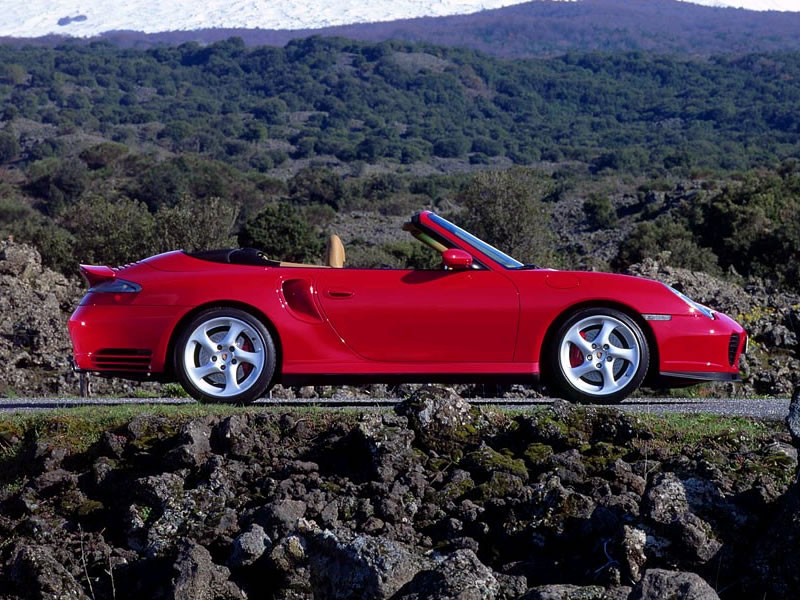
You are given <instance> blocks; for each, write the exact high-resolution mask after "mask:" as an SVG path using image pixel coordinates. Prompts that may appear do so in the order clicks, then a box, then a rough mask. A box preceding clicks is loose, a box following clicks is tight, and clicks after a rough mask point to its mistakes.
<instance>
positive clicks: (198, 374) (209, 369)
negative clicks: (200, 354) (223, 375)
mask: <svg viewBox="0 0 800 600" xmlns="http://www.w3.org/2000/svg"><path fill="white" fill-rule="evenodd" d="M190 373H191V375H192V377H194V378H196V379H203V378H204V377H208V376H209V375H213V374H214V373H219V367H217V365H215V364H214V363H212V362H208V363H206V364H204V365H200V366H199V367H193V368H191V369H190Z"/></svg>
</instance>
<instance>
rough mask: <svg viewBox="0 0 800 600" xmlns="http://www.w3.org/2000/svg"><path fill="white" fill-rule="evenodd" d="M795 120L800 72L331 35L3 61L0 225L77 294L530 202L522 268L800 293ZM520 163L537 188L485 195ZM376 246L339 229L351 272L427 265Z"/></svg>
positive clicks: (86, 48)
mask: <svg viewBox="0 0 800 600" xmlns="http://www.w3.org/2000/svg"><path fill="white" fill-rule="evenodd" d="M798 101H800V54H796V53H785V54H773V55H749V56H745V57H741V58H725V57H717V58H712V59H710V60H689V59H685V58H670V57H664V56H653V55H648V54H643V53H627V54H614V55H604V54H580V55H578V54H569V55H566V56H562V57H559V58H554V59H549V60H515V61H505V60H499V59H496V58H492V57H489V56H486V55H483V54H480V53H478V52H474V51H470V50H463V49H447V48H441V47H434V46H430V45H426V44H406V43H399V42H387V43H380V44H369V43H362V42H353V41H348V40H344V39H322V38H310V39H306V40H300V41H294V42H291V43H290V44H288V45H287V46H286V47H285V48H270V47H262V48H256V49H247V48H246V47H245V46H244V44H243V43H242V41H241V40H238V39H230V40H227V41H224V42H219V43H216V44H213V45H211V46H207V47H201V46H199V45H197V44H184V45H181V46H179V47H159V48H155V49H151V50H147V51H139V50H125V49H120V48H117V47H114V46H113V45H111V44H109V43H106V42H100V43H92V44H89V45H85V44H77V43H76V44H63V45H61V46H58V47H55V48H45V47H25V48H15V47H10V46H6V47H0V107H1V110H2V112H0V115H1V116H2V121H0V165H1V167H0V192H1V194H0V228H1V229H2V232H3V233H4V234H6V235H7V234H13V235H15V236H16V237H17V239H18V240H21V241H27V242H31V243H33V244H35V245H36V246H37V247H38V248H39V249H40V250H41V252H42V255H43V260H44V262H45V264H46V265H47V266H51V267H54V268H56V269H59V270H61V271H62V272H64V273H67V274H74V273H75V266H76V263H77V261H78V260H81V261H86V262H92V261H96V262H109V263H123V262H128V261H130V260H132V259H136V258H140V257H142V256H145V255H147V254H151V253H153V252H157V251H161V250H167V249H172V248H176V247H184V248H186V249H197V248H209V247H219V246H226V245H235V244H236V243H237V239H236V238H237V237H238V242H239V243H245V244H247V245H256V246H260V247H262V248H265V249H266V250H268V251H269V252H270V253H271V254H273V255H275V256H276V257H283V258H294V259H296V260H305V259H313V258H314V257H315V256H317V255H318V254H319V252H320V250H321V242H320V239H321V237H322V235H323V233H324V232H325V231H326V230H327V229H329V228H330V227H331V224H332V223H334V222H336V223H337V226H343V227H345V229H347V227H348V225H343V223H345V222H348V221H352V219H340V218H339V217H338V216H337V215H344V214H348V213H351V212H352V211H361V212H364V211H367V212H368V213H371V214H376V213H380V214H382V215H384V216H386V217H392V216H393V215H401V216H407V215H408V214H410V213H411V212H413V211H414V210H417V209H420V208H424V207H436V208H437V209H439V210H440V211H443V212H446V213H447V212H450V213H454V214H457V213H458V211H459V210H462V209H463V207H466V208H467V212H466V213H463V217H457V218H461V219H462V220H463V221H466V222H467V223H469V222H470V221H471V222H473V223H475V221H476V219H477V217H476V216H475V215H478V213H480V214H481V215H482V216H481V217H480V220H485V219H486V218H493V219H495V220H502V219H504V218H505V215H504V214H503V209H501V208H497V207H494V208H493V207H487V206H483V207H482V208H481V210H482V211H483V212H481V211H479V210H478V207H479V206H480V204H481V203H482V202H488V203H490V204H493V203H494V201H493V200H491V198H497V197H499V195H500V193H501V192H503V188H502V186H503V185H512V184H513V185H515V186H517V187H519V186H520V185H521V186H522V188H521V190H518V191H517V192H515V193H521V194H522V196H521V197H523V198H528V199H529V200H528V201H526V202H523V203H522V204H521V205H520V206H522V207H523V208H524V209H525V210H526V211H529V212H530V214H531V215H539V216H538V217H536V218H532V219H527V221H526V220H525V219H520V220H519V223H522V222H529V223H530V222H534V223H539V224H541V227H539V229H538V230H537V231H535V232H533V233H528V234H527V235H528V236H529V238H531V240H532V241H529V242H528V243H527V246H528V250H527V251H525V250H522V251H523V252H528V256H520V258H521V259H525V260H532V261H538V262H541V263H543V264H550V265H553V266H579V267H580V266H583V267H595V268H608V267H609V266H616V267H618V268H622V267H624V266H626V265H628V264H630V263H632V262H638V261H639V260H641V258H643V257H644V256H649V255H654V254H656V253H658V252H660V251H662V250H664V249H667V248H668V247H670V248H674V249H675V250H678V251H676V252H674V253H673V255H672V258H671V259H670V260H671V261H672V262H673V263H674V264H676V265H677V266H685V267H689V268H695V269H702V270H707V271H710V272H717V273H722V272H727V270H728V269H729V268H730V267H733V268H734V269H735V270H736V272H737V273H738V274H741V275H745V276H747V275H754V276H762V277H768V278H773V279H776V280H777V281H778V282H780V283H781V284H784V285H787V286H796V285H797V281H798V278H797V276H796V266H794V265H796V264H797V260H796V257H797V253H798V244H799V243H800V240H798V237H799V236H798V231H797V225H796V223H797V222H798V219H797V218H796V215H797V206H798V191H797V190H798V172H797V171H798V169H797V163H796V162H792V161H791V160H789V159H790V158H791V157H796V156H798V154H800V138H799V137H798V132H800V120H798V116H797V111H796V106H797V103H798ZM782 161H783V162H782ZM515 163H517V164H520V165H525V166H526V167H534V168H536V169H537V170H536V171H532V172H531V173H530V175H525V176H524V177H512V178H511V179H512V180H518V181H509V180H508V178H506V179H504V178H503V177H499V178H498V177H493V176H491V175H486V176H485V181H483V182H481V181H480V180H473V179H474V175H473V174H471V173H472V172H478V171H483V170H486V169H500V170H505V169H508V168H509V167H511V166H513V165H514V164H515ZM756 168H757V169H760V170H759V171H754V172H749V173H745V171H748V170H751V169H756ZM765 169H767V170H769V171H771V172H769V171H767V170H765ZM504 181H505V183H504ZM487 182H489V183H488V184H487ZM492 186H495V187H492ZM497 186H500V187H497ZM665 192H666V195H665ZM482 198H484V199H486V200H482ZM542 203H544V204H542ZM515 210H516V209H515ZM551 213H552V215H553V217H552V227H551V226H549V225H548V223H549V222H550V219H549V218H548V217H549V215H550V214H551ZM470 215H472V216H470ZM278 223H280V227H282V228H283V229H281V230H278V228H277V224H278ZM393 227H394V226H393ZM480 228H481V231H483V232H485V233H486V234H487V235H488V236H489V237H490V238H491V241H493V242H494V243H496V244H498V245H500V246H501V247H502V246H504V245H505V244H507V242H509V240H508V239H502V236H500V237H498V238H496V239H495V238H492V235H493V234H492V231H495V232H497V231H503V232H504V233H503V235H506V234H507V233H508V232H507V231H506V230H504V229H503V228H497V227H492V225H491V223H485V224H484V225H481V226H480ZM367 230H368V228H366V227H365V228H362V229H358V230H346V231H345V234H346V238H347V239H346V241H347V242H348V243H349V244H351V249H352V250H353V252H352V253H351V257H352V258H353V259H354V261H355V262H351V264H360V265H362V266H372V265H379V264H390V265H400V264H417V265H420V264H424V261H425V260H426V258H425V257H419V256H415V254H414V253H415V252H416V250H414V248H413V246H409V245H408V244H406V243H405V242H403V241H401V239H399V240H398V239H394V238H391V237H390V238H389V239H384V240H381V241H380V242H375V240H373V239H371V238H370V235H371V234H370V233H368V231H367ZM551 230H555V235H553V233H551ZM600 232H606V233H602V234H601V233H600ZM112 240H113V243H110V242H111V241H112ZM286 240H294V242H292V244H287V243H286ZM352 244H354V246H353V245H352ZM620 244H621V245H620ZM512 245H513V244H512ZM290 246H291V247H290ZM519 247H520V248H522V246H519ZM508 249H512V248H508ZM543 250H547V252H544V251H543ZM537 251H540V252H539V254H537ZM778 258H782V259H783V258H785V259H786V260H777V259H778ZM776 265H777V266H776Z"/></svg>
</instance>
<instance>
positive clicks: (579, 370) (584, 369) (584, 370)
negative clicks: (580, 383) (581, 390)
mask: <svg viewBox="0 0 800 600" xmlns="http://www.w3.org/2000/svg"><path fill="white" fill-rule="evenodd" d="M596 370H597V367H595V366H594V364H592V362H591V361H588V360H587V361H586V362H585V363H584V364H582V365H580V366H578V367H575V368H573V369H571V370H570V375H572V377H574V378H576V379H580V378H581V377H583V376H584V375H587V374H588V373H591V372H592V371H596Z"/></svg>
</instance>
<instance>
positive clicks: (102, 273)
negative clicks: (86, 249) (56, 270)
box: [78, 265, 117, 288]
mask: <svg viewBox="0 0 800 600" xmlns="http://www.w3.org/2000/svg"><path fill="white" fill-rule="evenodd" d="M78 268H79V269H80V270H81V275H83V278H84V279H85V280H86V282H87V283H88V284H89V287H90V288H92V287H94V286H96V285H98V284H100V283H103V282H104V281H111V280H113V279H116V278H117V274H116V272H115V271H114V269H112V268H111V267H106V266H102V265H79V267H78Z"/></svg>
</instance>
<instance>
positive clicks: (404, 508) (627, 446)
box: [0, 388, 800, 600]
mask: <svg viewBox="0 0 800 600" xmlns="http://www.w3.org/2000/svg"><path fill="white" fill-rule="evenodd" d="M792 415H793V416H792V421H791V425H792V427H791V428H790V430H791V431H796V432H798V433H800V398H798V399H797V400H796V401H795V402H794V404H793V411H792ZM37 423H38V424H37V425H36V426H31V427H28V428H27V429H25V428H23V429H14V425H13V423H11V422H7V423H0V446H2V454H1V455H0V456H1V457H2V458H1V461H0V467H1V468H0V482H1V483H2V487H1V488H0V597H3V598H8V599H16V598H46V599H56V598H71V599H88V598H92V599H101V598H110V599H125V598H131V599H134V598H135V599H141V598H148V599H167V598H169V599H173V598H175V599H178V598H180V599H193V600H205V599H208V600H212V599H226V600H227V599H234V598H236V599H241V598H285V599H290V598H311V597H313V598H315V599H323V600H328V599H330V600H333V599H342V600H344V599H387V598H393V599H406V600H411V599H414V600H419V599H422V598H436V599H444V600H447V599H456V598H458V599H472V598H475V599H477V598H485V599H504V598H507V599H511V598H524V599H525V600H533V599H553V600H554V599H574V600H577V599H581V600H593V599H596V600H601V599H620V600H621V599H631V600H632V599H656V598H658V599H663V598H672V599H675V600H679V599H704V600H711V599H715V598H746V597H749V598H762V597H767V598H787V599H788V598H796V597H798V594H800V555H799V554H798V553H797V552H796V549H797V547H798V542H800V522H798V519H797V514H798V511H799V510H800V485H798V483H797V480H796V475H795V470H796V468H797V450H796V448H795V447H794V446H793V445H792V443H791V442H792V437H791V436H790V435H789V433H787V432H785V431H774V432H772V433H766V434H765V435H763V436H760V437H758V438H756V437H752V436H751V437H749V436H748V434H747V432H746V431H744V430H741V431H739V430H736V429H731V430H729V431H726V432H724V433H723V434H719V435H716V436H713V437H704V438H703V439H702V440H694V441H693V440H692V439H688V438H687V439H679V440H674V439H673V440H671V441H668V440H665V439H662V438H659V435H658V433H657V431H656V430H654V429H652V428H651V427H650V426H646V425H645V424H644V423H643V422H642V421H639V420H637V419H636V418H634V417H632V416H630V415H625V414H623V413H619V412H615V411H611V412H609V411H601V410H596V409H592V408H583V407H574V406H572V405H570V404H567V403H564V402H560V403H557V404H555V405H554V406H553V407H552V408H547V409H541V410H539V411H537V412H533V413H524V414H518V415H513V414H508V413H498V412H484V411H481V410H480V409H477V408H475V407H471V406H470V405H469V404H467V403H466V402H464V401H463V400H462V399H461V398H459V397H458V396H457V395H455V394H454V393H452V392H451V391H445V392H444V393H443V392H442V391H441V390H438V391H435V389H431V388H423V389H422V390H420V391H418V392H417V393H416V394H415V395H414V396H413V397H412V398H411V399H409V400H408V401H406V402H404V403H403V404H401V405H399V406H398V407H397V409H396V410H395V411H391V412H388V411H374V412H362V413H356V412H321V411H317V412H314V411H306V412H304V413H295V414H279V413H275V412H269V411H257V410H254V409H250V410H248V411H240V412H236V413H235V414H233V415H232V416H225V417H222V416H207V417H203V418H195V419H191V420H186V419H184V420H183V422H180V421H176V420H175V419H170V418H167V417H165V416H153V415H149V416H138V417H136V418H134V419H132V420H129V421H128V422H125V423H123V424H122V425H120V426H115V427H114V428H113V429H110V430H106V431H103V432H102V434H101V435H99V437H97V438H96V439H94V441H92V442H91V444H90V445H88V446H84V447H83V448H79V449H76V448H75V447H73V446H70V444H69V443H67V442H66V441H65V440H67V439H72V438H70V437H69V435H70V432H72V435H73V437H74V431H72V430H73V429H74V428H75V427H76V426H75V424H71V423H70V421H69V418H68V417H61V418H59V419H57V420H55V421H54V422H52V423H50V425H47V426H46V425H43V423H45V421H38V422H37ZM678 437H682V436H678ZM78 439H80V436H78ZM794 441H795V443H797V441H798V440H797V439H795V440H794Z"/></svg>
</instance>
